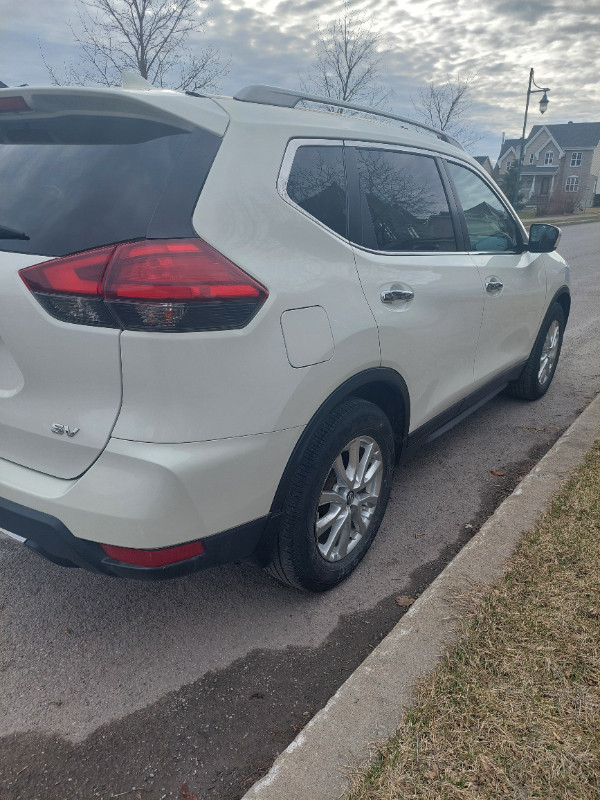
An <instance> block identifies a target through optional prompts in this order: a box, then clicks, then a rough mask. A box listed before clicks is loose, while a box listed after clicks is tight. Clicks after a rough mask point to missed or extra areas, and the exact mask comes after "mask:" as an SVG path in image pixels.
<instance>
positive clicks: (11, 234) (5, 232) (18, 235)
mask: <svg viewBox="0 0 600 800" xmlns="http://www.w3.org/2000/svg"><path fill="white" fill-rule="evenodd" d="M0 239H25V240H27V241H29V236H27V234H26V233H23V232H22V231H16V230H15V229H14V228H7V227H5V226H4V225H0Z"/></svg>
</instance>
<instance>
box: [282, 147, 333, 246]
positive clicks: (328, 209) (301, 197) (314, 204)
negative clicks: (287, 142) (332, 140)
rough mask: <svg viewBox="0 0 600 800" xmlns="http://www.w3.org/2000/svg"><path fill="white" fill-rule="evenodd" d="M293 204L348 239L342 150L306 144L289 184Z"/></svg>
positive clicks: (296, 158)
mask: <svg viewBox="0 0 600 800" xmlns="http://www.w3.org/2000/svg"><path fill="white" fill-rule="evenodd" d="M287 193H288V196H289V198H290V199H291V200H293V201H294V203H297V204H298V205H299V206H300V208H303V209H304V210H305V211H306V212H307V213H309V214H310V215H311V216H313V217H315V218H316V219H318V220H319V221H320V222H322V223H323V225H327V227H328V228H331V230H333V231H335V232H336V233H339V235H340V236H343V237H344V238H346V237H347V230H346V218H347V213H346V173H345V171H344V160H343V157H342V148H341V147H333V146H330V147H326V146H320V145H305V146H302V147H299V148H298V150H297V151H296V155H295V156H294V162H293V164H292V168H291V170H290V175H289V178H288V183H287Z"/></svg>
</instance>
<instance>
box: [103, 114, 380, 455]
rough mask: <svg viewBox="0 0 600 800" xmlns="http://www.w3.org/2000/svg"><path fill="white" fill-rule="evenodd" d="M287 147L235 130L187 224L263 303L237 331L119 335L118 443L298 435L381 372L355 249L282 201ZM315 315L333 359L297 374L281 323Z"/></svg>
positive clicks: (267, 136)
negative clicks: (324, 322)
mask: <svg viewBox="0 0 600 800" xmlns="http://www.w3.org/2000/svg"><path fill="white" fill-rule="evenodd" d="M286 142H287V131H285V130H279V129H275V130H274V131H269V130H265V128H264V126H259V125H257V126H255V127H253V126H244V127H243V128H241V127H240V126H238V127H237V128H236V126H235V125H233V124H232V125H231V126H230V128H229V130H228V134H227V137H226V138H225V141H224V142H223V144H222V145H221V148H220V150H219V154H218V155H217V158H216V159H215V162H214V164H213V167H212V169H211V172H210V174H209V176H208V179H207V181H206V184H205V188H204V191H203V192H202V195H201V197H200V200H199V202H198V205H197V207H196V211H195V213H194V217H193V224H194V226H195V228H196V230H197V232H198V234H199V236H200V237H201V238H203V239H204V240H205V241H207V242H208V243H209V244H210V245H212V246H213V247H215V248H216V249H217V250H218V251H219V252H221V253H223V254H224V255H225V256H226V257H227V258H229V259H230V260H231V261H233V262H234V263H235V264H238V265H239V266H241V267H242V268H243V269H244V270H246V271H247V272H248V273H249V274H251V275H252V277H254V278H256V279H257V280H258V281H260V282H261V283H262V284H263V285H264V286H266V288H267V289H268V291H269V297H268V299H267V301H266V303H265V305H264V306H263V307H262V308H261V309H260V310H259V312H258V313H257V315H256V316H255V317H254V319H253V320H252V321H251V322H250V323H249V324H248V325H247V326H246V327H245V328H244V329H242V330H235V331H213V332H207V333H200V334H164V333H161V334H157V335H153V334H145V333H143V334H142V333H134V332H129V331H126V332H125V333H123V335H122V338H121V345H122V359H123V406H122V410H121V414H120V416H119V419H118V421H117V424H116V426H115V429H114V432H113V436H115V437H118V438H123V439H133V440H138V441H154V442H191V441H204V440H207V439H218V438H222V437H228V436H243V435H249V434H257V433H265V432H269V431H275V430H282V429H285V428H290V427H294V426H298V425H305V424H306V423H307V422H308V421H309V420H310V419H311V417H312V416H313V414H314V413H315V411H316V410H317V409H318V408H319V406H320V405H321V404H322V403H323V402H324V400H325V399H326V398H327V397H328V396H329V395H330V394H331V393H332V392H333V391H334V390H335V389H336V388H337V387H338V386H339V385H340V384H341V383H343V382H344V381H345V380H346V379H347V378H349V377H351V376H352V375H354V374H356V373H357V372H360V371H362V370H364V369H368V368H370V367H377V366H379V364H380V352H379V338H378V334H377V328H376V326H375V323H374V320H373V315H372V313H371V311H370V309H369V306H368V305H367V302H366V300H365V298H364V295H363V292H362V290H361V286H360V282H359V280H358V276H357V272H356V266H355V264H354V258H353V254H352V248H351V247H350V245H349V243H348V242H347V241H345V240H344V239H342V238H341V237H339V236H337V235H335V234H334V233H332V232H331V231H329V230H327V229H325V228H324V227H323V226H321V225H319V224H317V223H315V221H314V220H312V219H311V218H310V217H309V216H308V215H306V214H304V213H302V212H299V211H298V210H297V209H295V208H293V207H292V206H291V205H290V204H289V203H287V202H285V201H284V200H283V198H282V197H281V196H280V195H279V194H278V191H277V177H278V173H279V168H280V164H281V155H282V154H283V152H284V150H285V145H286ZM233 176H235V178H233ZM232 185H233V186H235V191H232V189H231V187H232ZM312 306H320V307H322V308H323V309H324V312H325V314H326V318H327V319H328V321H329V324H330V329H331V337H333V349H334V352H333V354H332V357H331V358H329V360H327V361H324V362H323V363H319V364H316V365H310V366H306V367H301V368H297V367H293V366H292V365H291V364H290V362H289V360H288V355H287V352H286V346H285V340H284V335H283V332H282V328H281V316H282V314H283V313H284V312H286V311H288V310H291V309H301V308H308V307H312ZM330 349H331V341H329V342H328V344H327V352H329V350H330ZM249 398H252V402H248V400H249Z"/></svg>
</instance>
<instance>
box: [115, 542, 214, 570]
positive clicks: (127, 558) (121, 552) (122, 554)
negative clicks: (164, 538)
mask: <svg viewBox="0 0 600 800" xmlns="http://www.w3.org/2000/svg"><path fill="white" fill-rule="evenodd" d="M100 547H101V548H102V549H103V550H104V552H105V553H106V555H107V556H108V557H109V558H112V559H114V560H115V561H122V562H123V563H125V564H135V566H137V567H165V566H167V564H176V563H177V562H178V561H185V560H186V559H188V558H194V556H200V555H202V553H204V545H203V544H202V542H201V541H197V542H188V543H187V544H178V545H175V547H164V548H162V549H160V550H138V549H137V548H134V547H118V546H117V545H113V544H102V545H100Z"/></svg>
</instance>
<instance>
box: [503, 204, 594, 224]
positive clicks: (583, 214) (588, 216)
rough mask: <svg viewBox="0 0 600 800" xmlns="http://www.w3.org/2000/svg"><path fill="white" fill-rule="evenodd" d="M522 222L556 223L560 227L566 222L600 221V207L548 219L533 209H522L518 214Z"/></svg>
mask: <svg viewBox="0 0 600 800" xmlns="http://www.w3.org/2000/svg"><path fill="white" fill-rule="evenodd" d="M517 214H518V215H519V218H520V220H521V222H523V223H525V225H530V224H531V223H533V222H546V223H550V224H552V223H553V222H556V223H557V224H558V225H560V223H561V222H563V223H564V221H565V220H567V221H571V222H577V221H580V220H600V207H598V208H586V209H585V211H575V212H574V213H573V214H551V215H549V216H547V217H538V216H537V215H536V211H535V210H534V209H532V208H526V209H521V210H520V211H518V212H517Z"/></svg>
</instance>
